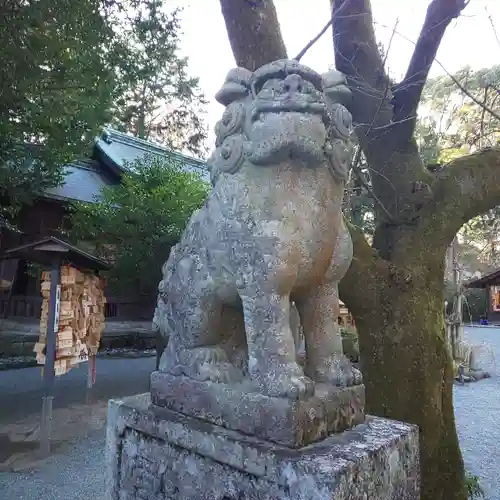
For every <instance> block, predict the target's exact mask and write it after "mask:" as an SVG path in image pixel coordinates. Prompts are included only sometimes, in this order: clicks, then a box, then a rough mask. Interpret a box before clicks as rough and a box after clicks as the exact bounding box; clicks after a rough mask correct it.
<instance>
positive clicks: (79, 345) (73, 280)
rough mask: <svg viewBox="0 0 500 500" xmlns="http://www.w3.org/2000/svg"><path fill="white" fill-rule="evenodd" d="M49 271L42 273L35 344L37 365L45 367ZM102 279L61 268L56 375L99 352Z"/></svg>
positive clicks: (101, 328) (102, 293)
mask: <svg viewBox="0 0 500 500" xmlns="http://www.w3.org/2000/svg"><path fill="white" fill-rule="evenodd" d="M50 276H51V275H50V272H44V273H43V274H42V286H41V291H42V297H43V301H42V314H41V319H40V338H39V340H38V342H37V343H36V344H35V347H34V349H33V350H34V351H35V352H36V354H37V356H36V359H37V362H38V363H39V364H42V365H43V364H45V354H44V353H45V346H46V344H47V320H48V312H49V296H50ZM105 304H106V298H105V297H104V280H103V279H102V278H100V277H98V276H95V275H94V274H86V273H82V272H81V271H79V270H78V269H76V268H74V267H72V266H62V267H61V288H60V302H59V318H58V319H59V321H57V318H56V331H57V339H56V361H55V366H54V371H55V375H56V376H59V375H64V374H65V373H67V372H69V371H70V370H71V368H73V367H75V366H76V365H77V364H79V363H83V362H84V361H87V360H88V358H89V355H91V356H94V355H95V354H96V353H97V350H98V349H99V343H100V340H101V335H102V332H103V331H104V307H105Z"/></svg>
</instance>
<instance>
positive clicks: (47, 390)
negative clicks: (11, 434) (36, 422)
mask: <svg viewBox="0 0 500 500" xmlns="http://www.w3.org/2000/svg"><path fill="white" fill-rule="evenodd" d="M0 259H1V260H3V259H24V260H26V261H28V262H35V263H37V264H42V265H45V266H47V267H48V268H49V269H50V270H51V280H50V283H51V285H50V297H49V307H48V320H47V343H46V353H45V366H44V370H43V382H44V397H43V401H42V422H41V439H40V446H41V451H42V453H43V454H44V455H46V454H48V453H49V452H50V436H51V428H50V425H51V420H52V401H53V399H54V377H55V373H54V366H55V360H56V342H57V332H58V323H59V310H58V309H59V304H60V289H61V286H60V284H61V266H62V265H64V264H67V265H70V266H74V267H76V268H79V269H80V270H85V271H92V272H96V273H97V272H99V271H103V270H105V269H110V267H111V266H110V265H109V264H108V263H107V262H105V261H103V260H101V259H99V258H97V257H94V256H93V255H91V254H89V253H87V252H84V251H83V250H80V249H79V248H76V247H75V246H73V245H70V244H69V243H67V242H65V241H63V240H60V239H59V238H56V237H54V236H49V237H46V238H43V239H42V240H39V241H35V242H33V243H28V244H26V245H21V246H19V247H16V248H12V249H10V250H7V251H6V252H4V253H3V254H2V255H1V256H0Z"/></svg>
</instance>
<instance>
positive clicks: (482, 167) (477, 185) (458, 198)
mask: <svg viewBox="0 0 500 500" xmlns="http://www.w3.org/2000/svg"><path fill="white" fill-rule="evenodd" d="M433 192H434V197H435V205H434V206H429V207H428V209H429V210H432V211H433V214H434V217H433V219H434V223H439V224H441V225H442V228H441V230H442V231H443V232H445V233H448V234H447V235H448V237H449V238H451V239H452V238H453V237H454V235H455V234H456V232H457V231H458V230H459V229H460V227H462V225H463V224H465V223H466V222H468V221H469V220H471V219H472V218H474V217H476V216H478V215H481V214H483V213H485V212H487V211H488V210H491V209H492V208H495V207H496V206H498V205H500V148H486V149H483V150H482V151H479V152H477V153H472V154H470V155H466V156H462V157H460V158H457V159H456V160H453V161H452V162H450V163H449V164H448V165H446V166H445V167H444V168H443V169H442V170H440V171H438V172H437V173H436V180H435V183H434V185H433ZM429 219H432V218H429ZM451 239H450V241H451Z"/></svg>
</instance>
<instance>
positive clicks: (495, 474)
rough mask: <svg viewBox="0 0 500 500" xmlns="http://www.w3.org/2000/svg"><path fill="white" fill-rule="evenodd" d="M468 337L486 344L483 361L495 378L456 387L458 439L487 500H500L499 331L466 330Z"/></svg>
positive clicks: (469, 469) (470, 340) (466, 461)
mask: <svg viewBox="0 0 500 500" xmlns="http://www.w3.org/2000/svg"><path fill="white" fill-rule="evenodd" d="M465 338H466V341H468V342H470V343H471V344H483V345H484V349H483V351H482V355H481V358H482V360H483V362H484V365H487V367H488V370H489V371H491V374H492V377H491V378H489V379H485V380H481V381H479V382H475V383H470V384H465V385H463V386H460V385H456V386H455V391H454V404H455V418H456V423H457V430H458V436H459V439H460V445H461V447H462V453H463V457H464V461H465V467H466V469H467V470H468V471H469V473H471V474H474V475H476V476H478V477H479V478H480V480H481V485H482V486H483V489H484V490H485V493H486V498H487V500H500V474H499V472H500V447H499V445H498V443H500V372H498V371H497V370H496V369H495V368H496V367H495V362H496V363H500V328H479V327H475V328H467V329H466V333H465Z"/></svg>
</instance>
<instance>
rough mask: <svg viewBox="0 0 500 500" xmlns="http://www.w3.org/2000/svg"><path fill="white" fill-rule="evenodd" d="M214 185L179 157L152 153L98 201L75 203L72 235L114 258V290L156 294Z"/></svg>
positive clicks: (112, 285) (111, 259)
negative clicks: (168, 261)
mask: <svg viewBox="0 0 500 500" xmlns="http://www.w3.org/2000/svg"><path fill="white" fill-rule="evenodd" d="M207 192H208V184H207V183H205V182H204V181H203V180H202V179H201V178H200V176H199V175H198V174H196V173H191V172H186V171H184V170H183V169H182V165H180V164H179V163H176V162H175V161H174V160H170V159H167V158H159V157H150V158H146V159H144V160H141V161H139V162H136V163H134V164H131V165H129V173H127V174H126V175H124V177H123V181H122V183H121V184H119V185H117V186H109V187H106V188H104V189H103V191H102V193H101V196H100V197H99V198H98V199H96V201H95V203H89V204H84V203H75V204H74V206H73V208H74V210H73V211H72V215H71V217H70V220H69V222H70V224H69V226H70V228H71V229H70V230H69V231H68V236H69V238H70V239H71V240H72V241H73V242H74V243H76V244H79V245H80V246H82V245H83V246H85V247H87V248H89V249H91V250H92V252H94V253H95V254H96V255H98V256H100V257H102V258H103V259H105V260H107V261H109V262H112V263H113V264H114V265H113V268H112V270H111V271H110V272H109V275H108V276H109V285H110V289H111V290H117V289H118V287H119V290H120V293H122V294H126V290H127V291H129V292H133V294H134V295H136V294H142V295H146V296H148V297H152V296H154V294H155V293H156V289H157V285H158V282H159V280H160V275H161V267H162V265H163V263H164V262H165V260H166V259H167V257H168V253H169V250H170V248H171V247H172V246H173V245H174V244H175V243H177V241H178V240H179V237H180V235H181V233H182V231H183V230H184V226H185V225H186V223H187V221H188V219H189V217H190V216H191V214H192V212H193V211H194V210H195V209H196V208H199V207H200V205H201V204H202V203H203V200H204V199H205V197H206V194H207Z"/></svg>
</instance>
